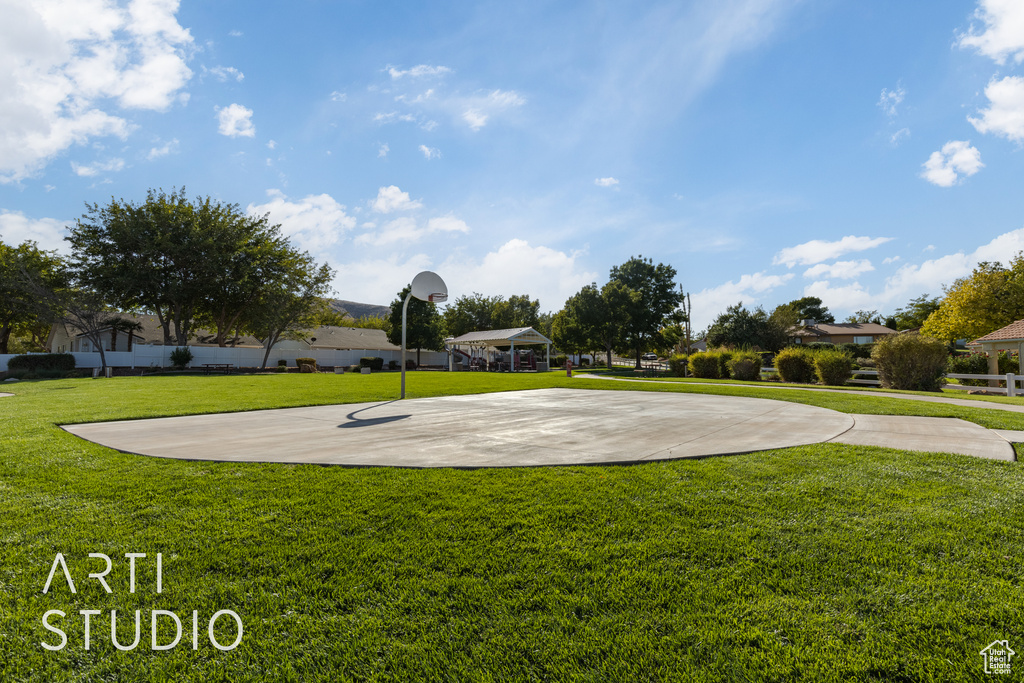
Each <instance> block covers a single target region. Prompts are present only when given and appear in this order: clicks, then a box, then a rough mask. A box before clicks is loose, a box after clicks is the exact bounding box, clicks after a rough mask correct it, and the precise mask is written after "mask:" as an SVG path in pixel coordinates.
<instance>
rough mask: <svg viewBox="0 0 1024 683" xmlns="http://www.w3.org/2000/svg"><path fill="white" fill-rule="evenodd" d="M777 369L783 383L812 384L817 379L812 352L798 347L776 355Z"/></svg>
mask: <svg viewBox="0 0 1024 683" xmlns="http://www.w3.org/2000/svg"><path fill="white" fill-rule="evenodd" d="M775 369H776V370H778V371H779V377H780V378H782V381H783V382H794V383H796V384H810V383H811V382H813V381H814V379H815V372H814V360H813V358H812V355H811V352H810V351H808V350H806V349H804V348H800V347H798V346H790V347H788V348H785V349H782V350H781V351H779V352H778V353H777V354H775Z"/></svg>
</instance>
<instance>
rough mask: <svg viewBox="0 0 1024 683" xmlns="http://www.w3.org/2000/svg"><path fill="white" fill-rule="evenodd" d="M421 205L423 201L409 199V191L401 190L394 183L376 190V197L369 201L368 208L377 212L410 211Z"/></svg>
mask: <svg viewBox="0 0 1024 683" xmlns="http://www.w3.org/2000/svg"><path fill="white" fill-rule="evenodd" d="M421 206H423V202H420V201H419V200H413V199H409V193H408V192H402V190H401V189H400V188H399V187H398V186H396V185H388V186H387V187H382V188H380V189H379V190H377V198H376V199H374V200H373V201H372V202H371V203H370V208H371V209H373V210H374V211H376V212H377V213H393V212H395V211H412V210H413V209H418V208H420V207H421Z"/></svg>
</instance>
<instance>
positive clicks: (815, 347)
mask: <svg viewBox="0 0 1024 683" xmlns="http://www.w3.org/2000/svg"><path fill="white" fill-rule="evenodd" d="M806 346H807V348H809V349H810V350H811V351H820V350H821V349H834V348H836V345H835V344H832V343H830V342H811V343H810V344H807V345H806Z"/></svg>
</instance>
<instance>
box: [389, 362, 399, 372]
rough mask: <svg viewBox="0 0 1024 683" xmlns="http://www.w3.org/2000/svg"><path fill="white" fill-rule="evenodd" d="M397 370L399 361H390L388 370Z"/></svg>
mask: <svg viewBox="0 0 1024 683" xmlns="http://www.w3.org/2000/svg"><path fill="white" fill-rule="evenodd" d="M397 369H398V361H397V360H389V361H388V370H397Z"/></svg>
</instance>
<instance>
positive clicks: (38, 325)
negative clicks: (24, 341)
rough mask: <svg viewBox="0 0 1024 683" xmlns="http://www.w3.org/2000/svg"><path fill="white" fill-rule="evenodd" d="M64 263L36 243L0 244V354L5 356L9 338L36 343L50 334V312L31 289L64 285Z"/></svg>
mask: <svg viewBox="0 0 1024 683" xmlns="http://www.w3.org/2000/svg"><path fill="white" fill-rule="evenodd" d="M66 279H67V275H66V272H65V269H64V262H63V260H62V259H61V258H60V257H59V256H58V255H57V254H56V252H51V251H43V250H41V249H39V247H38V246H36V243H35V242H31V241H26V242H23V243H21V244H20V245H18V246H17V247H14V246H10V245H7V244H4V243H3V242H0V353H7V352H8V346H9V343H10V340H11V338H12V336H20V335H28V336H31V337H33V338H35V339H39V338H40V337H41V336H44V335H45V332H46V331H48V330H49V327H50V323H51V322H52V312H51V311H50V310H49V308H48V306H47V305H46V302H44V301H42V300H41V299H40V297H39V296H38V293H37V291H36V290H35V289H34V287H33V286H32V285H33V283H35V284H36V285H42V286H45V287H49V288H51V289H54V288H59V287H61V286H64V285H65V284H66Z"/></svg>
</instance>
